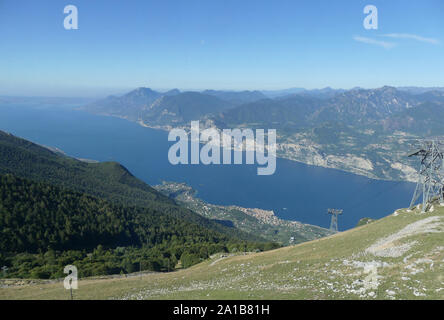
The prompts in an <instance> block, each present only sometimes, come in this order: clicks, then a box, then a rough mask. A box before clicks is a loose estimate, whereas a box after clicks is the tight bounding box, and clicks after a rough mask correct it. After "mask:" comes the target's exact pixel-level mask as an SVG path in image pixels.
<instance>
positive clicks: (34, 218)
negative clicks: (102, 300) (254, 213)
mask: <svg viewBox="0 0 444 320" xmlns="http://www.w3.org/2000/svg"><path fill="white" fill-rule="evenodd" d="M273 247H275V246H274V245H271V244H264V243H252V242H245V241H241V240H237V239H235V238H231V237H229V236H227V235H224V234H222V233H219V232H215V231H212V230H210V229H207V228H205V227H202V226H200V225H197V224H194V223H191V222H188V221H186V220H184V219H179V218H177V217H174V216H171V215H167V214H164V213H163V212H162V211H158V210H155V209H152V208H138V207H123V206H119V205H114V204H112V203H109V202H108V201H105V200H102V199H98V198H95V197H92V196H89V195H86V194H83V193H79V192H74V191H68V190H64V189H61V188H58V187H54V186H51V185H49V184H46V183H42V182H32V181H29V180H25V179H21V178H17V177H14V176H12V175H0V252H1V254H0V265H2V266H6V267H8V274H9V276H13V277H36V278H49V277H52V278H54V277H60V276H62V275H63V267H64V266H65V265H67V264H75V265H76V266H77V267H78V268H79V272H80V274H81V276H88V275H101V274H111V273H119V272H133V271H135V270H137V269H139V268H143V269H148V270H155V271H161V270H167V269H173V268H174V266H175V265H176V264H177V263H178V261H179V260H181V263H182V265H183V266H185V267H187V266H190V265H193V264H195V263H197V262H200V261H201V260H202V259H205V258H207V257H208V256H209V255H211V254H213V253H215V252H224V251H232V250H234V248H236V250H241V249H244V250H246V249H248V250H255V249H257V250H263V249H267V248H268V249H269V248H273ZM139 263H140V265H139Z"/></svg>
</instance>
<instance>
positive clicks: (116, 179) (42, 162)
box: [0, 131, 261, 241]
mask: <svg viewBox="0 0 444 320" xmlns="http://www.w3.org/2000/svg"><path fill="white" fill-rule="evenodd" d="M8 173H9V174H13V175H15V176H17V177H21V178H25V179H30V180H33V181H37V182H46V183H49V184H52V185H55V186H58V187H61V188H65V189H69V190H74V191H78V192H82V193H86V194H89V195H93V196H95V197H99V198H103V199H105V200H108V201H110V202H112V203H114V204H118V205H123V206H138V207H144V208H148V209H151V210H157V211H159V212H162V213H163V214H168V215H172V216H174V217H177V218H180V219H185V220H186V221H189V222H192V223H196V224H199V225H201V226H204V227H206V228H209V229H211V230H214V231H217V232H221V233H224V234H227V235H230V236H233V237H236V238H239V239H243V240H253V241H259V240H261V239H260V238H259V237H257V236H255V235H250V234H247V233H244V232H240V231H239V230H237V229H235V228H229V227H226V226H223V225H221V224H219V223H217V222H215V221H212V220H209V219H206V218H204V217H202V216H200V215H198V214H196V213H194V212H193V211H191V210H189V209H186V208H183V207H181V206H179V205H177V204H176V203H175V202H174V200H172V199H170V198H168V197H167V196H165V195H163V194H161V193H160V192H158V191H156V190H155V189H153V188H151V187H150V186H149V185H147V184H146V183H144V182H143V181H141V180H139V179H137V178H136V177H134V176H133V175H132V174H131V173H130V172H129V171H128V170H127V169H126V168H125V167H123V166H122V165H120V164H119V163H116V162H103V163H86V162H82V161H79V160H76V159H73V158H70V157H67V156H64V155H61V154H57V153H54V152H52V151H50V150H48V149H46V148H44V147H41V146H39V145H36V144H34V143H32V142H30V141H27V140H24V139H20V138H17V137H15V136H13V135H11V134H8V133H6V132H3V131H0V174H8Z"/></svg>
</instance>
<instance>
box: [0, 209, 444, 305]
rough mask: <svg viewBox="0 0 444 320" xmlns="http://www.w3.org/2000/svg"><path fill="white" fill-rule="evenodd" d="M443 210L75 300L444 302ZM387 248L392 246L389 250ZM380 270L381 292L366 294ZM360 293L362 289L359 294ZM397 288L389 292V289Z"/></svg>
mask: <svg viewBox="0 0 444 320" xmlns="http://www.w3.org/2000/svg"><path fill="white" fill-rule="evenodd" d="M430 217H436V219H438V224H439V223H440V225H439V226H435V228H434V229H435V230H439V232H427V233H419V234H416V235H411V236H407V237H405V238H402V239H400V240H399V241H398V242H395V246H399V245H400V244H403V243H408V242H411V241H417V242H416V244H415V245H414V246H413V247H412V248H411V249H410V250H409V251H407V252H405V253H404V254H403V255H401V256H400V257H396V258H390V257H380V256H374V255H373V254H370V253H367V254H366V253H365V249H366V248H368V247H370V246H371V245H372V244H374V243H375V242H377V241H378V240H380V239H382V238H385V237H387V236H389V235H393V234H395V233H397V232H398V231H400V230H402V229H404V228H405V227H407V226H409V225H410V226H411V224H412V223H415V222H418V221H420V220H423V219H427V218H430ZM443 224H444V207H437V206H435V210H434V211H433V212H431V213H426V214H421V213H420V212H419V210H415V211H412V212H408V211H407V210H398V211H397V213H396V214H393V215H390V216H388V217H386V218H384V219H381V220H377V221H375V222H373V223H371V224H368V225H365V226H362V227H358V228H355V229H352V230H349V231H346V232H343V233H339V234H336V235H333V236H330V237H328V238H323V239H319V240H314V241H311V242H306V243H303V244H299V245H296V246H292V247H285V248H281V249H277V250H273V251H268V252H263V253H258V254H250V255H238V256H233V257H227V258H222V259H221V258H213V259H211V260H208V261H205V262H203V263H201V264H199V265H196V266H194V267H191V268H189V269H185V270H181V271H177V272H173V273H167V274H147V275H144V276H143V277H141V278H139V277H133V278H126V279H125V278H120V279H102V280H97V279H96V280H93V279H89V280H81V281H80V282H79V289H78V290H77V291H75V297H76V298H78V299H116V298H117V299H119V298H130V299H356V298H377V299H391V298H396V299H424V298H427V299H444V272H443V271H444V270H443V269H444V266H443V260H444V247H443V232H444V227H443ZM386 247H388V246H386ZM370 263H380V264H384V265H385V266H383V267H378V269H377V271H378V277H379V278H378V280H377V281H378V286H377V288H373V289H368V290H362V289H361V288H363V285H362V283H361V282H359V280H361V281H362V280H364V279H365V278H366V277H367V276H368V274H367V273H366V272H364V268H363V265H365V264H367V265H368V264H370ZM360 290H361V291H360ZM391 291H392V292H391ZM68 297H69V293H68V292H67V291H66V290H65V289H63V285H62V283H61V282H58V283H53V284H33V285H24V286H20V287H10V288H2V289H0V298H1V299H67V298H68Z"/></svg>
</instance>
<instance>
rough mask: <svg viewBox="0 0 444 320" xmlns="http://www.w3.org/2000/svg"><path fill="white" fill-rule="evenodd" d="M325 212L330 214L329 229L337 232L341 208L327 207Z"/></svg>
mask: <svg viewBox="0 0 444 320" xmlns="http://www.w3.org/2000/svg"><path fill="white" fill-rule="evenodd" d="M327 212H328V213H329V214H331V223H330V231H333V232H338V215H340V214H342V212H343V210H342V209H328V210H327Z"/></svg>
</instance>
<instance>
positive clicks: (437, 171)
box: [409, 140, 444, 212]
mask: <svg viewBox="0 0 444 320" xmlns="http://www.w3.org/2000/svg"><path fill="white" fill-rule="evenodd" d="M419 145H420V146H419V150H417V151H415V152H413V153H411V154H409V157H413V156H419V157H421V166H420V168H419V178H418V182H417V184H416V189H415V192H414V193H413V197H412V201H411V202H410V207H409V209H410V210H411V209H413V207H414V206H415V203H416V201H417V200H418V199H419V197H420V196H421V195H422V206H421V212H426V211H427V210H428V206H429V205H430V204H431V203H432V201H433V200H434V199H436V198H437V199H439V202H440V203H444V198H443V197H444V196H443V192H444V154H443V146H444V142H443V141H442V140H441V141H440V140H422V141H420V142H419Z"/></svg>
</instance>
